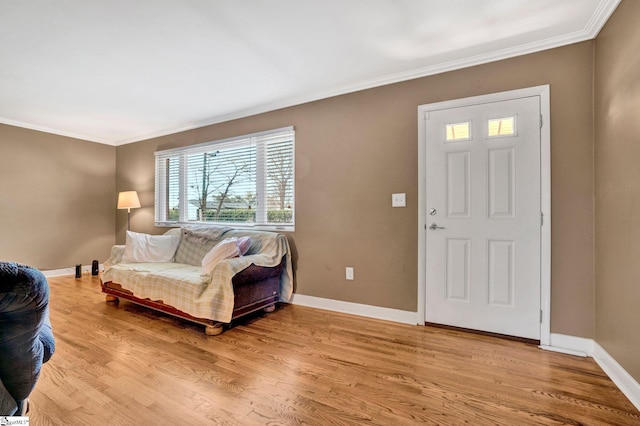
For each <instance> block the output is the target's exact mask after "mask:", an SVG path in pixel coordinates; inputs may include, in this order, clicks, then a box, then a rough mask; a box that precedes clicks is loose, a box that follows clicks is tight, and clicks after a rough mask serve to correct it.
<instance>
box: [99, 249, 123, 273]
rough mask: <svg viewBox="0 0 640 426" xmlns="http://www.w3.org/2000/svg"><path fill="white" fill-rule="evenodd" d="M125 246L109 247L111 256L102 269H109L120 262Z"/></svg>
mask: <svg viewBox="0 0 640 426" xmlns="http://www.w3.org/2000/svg"><path fill="white" fill-rule="evenodd" d="M125 247H126V246H125V245H115V246H113V247H111V256H110V257H109V259H107V260H106V261H105V262H104V269H109V268H110V267H111V266H112V265H115V264H118V263H120V262H122V255H123V254H124V249H125Z"/></svg>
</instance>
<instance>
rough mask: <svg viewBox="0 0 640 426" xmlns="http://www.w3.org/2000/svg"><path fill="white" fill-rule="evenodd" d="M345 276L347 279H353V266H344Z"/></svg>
mask: <svg viewBox="0 0 640 426" xmlns="http://www.w3.org/2000/svg"><path fill="white" fill-rule="evenodd" d="M345 278H346V279H348V280H349V281H351V280H353V267H352V266H347V267H346V268H345Z"/></svg>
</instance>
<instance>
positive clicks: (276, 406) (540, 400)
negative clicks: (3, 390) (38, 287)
mask: <svg viewBox="0 0 640 426" xmlns="http://www.w3.org/2000/svg"><path fill="white" fill-rule="evenodd" d="M49 283H50V285H51V320H52V323H53V327H54V333H55V336H56V339H57V351H56V353H55V355H54V357H53V358H52V360H51V361H50V362H49V363H47V364H46V365H45V366H44V368H43V374H42V376H41V378H40V381H39V382H38V384H37V386H36V389H35V391H34V393H33V394H32V396H31V411H30V413H29V416H30V422H31V423H30V424H31V425H32V426H44V425H162V424H179V425H209V424H223V425H298V424H309V425H332V424H339V425H357V424H367V425H394V426H396V425H413V424H418V423H425V424H440V425H457V424H471V425H510V426H511V425H529V424H545V425H547V424H549V425H557V424H571V425H577V424H586V425H598V424H607V425H634V424H640V413H639V412H638V411H637V410H636V409H635V408H634V407H633V405H632V404H631V403H630V402H629V401H628V400H627V399H626V398H625V397H624V395H623V394H622V393H621V392H620V391H619V390H618V389H617V388H616V387H615V385H614V384H613V383H612V382H611V381H610V380H609V379H608V378H607V376H606V375H605V374H604V373H603V372H602V370H601V369H600V368H599V367H598V366H597V365H596V364H595V362H594V361H593V360H592V359H589V358H579V357H574V356H570V355H563V354H557V353H553V352H546V351H543V350H540V349H538V348H537V347H536V346H534V345H530V344H527V343H521V342H514V341H507V340H503V339H498V338H494V337H488V336H480V335H476V334H468V333H464V332H460V331H452V330H445V329H440V328H433V327H420V326H408V325H402V324H395V323H390V322H384V321H376V320H370V319H366V318H360V317H355V316H349V315H342V314H337V313H331V312H326V311H321V310H316V309H311V308H305V307H300V306H289V305H285V306H283V307H280V308H279V309H277V310H276V311H275V312H273V313H271V314H265V315H261V316H257V317H255V318H252V319H251V320H249V321H247V322H244V323H240V324H238V325H236V326H235V327H234V328H232V329H230V330H228V331H226V332H225V333H223V334H222V335H220V336H216V337H207V336H205V335H204V332H203V330H202V328H201V327H200V326H196V325H191V324H188V323H185V322H182V321H180V320H177V319H174V318H171V317H168V316H165V315H163V314H159V313H155V312H153V311H150V310H147V309H144V308H141V307H137V306H135V305H133V304H130V303H128V302H124V301H123V302H120V305H119V306H113V305H109V304H106V303H105V302H104V296H103V294H102V293H100V290H99V281H98V279H97V277H93V278H92V277H91V276H84V277H83V278H82V279H79V280H76V279H74V278H73V277H72V276H71V277H59V278H50V279H49Z"/></svg>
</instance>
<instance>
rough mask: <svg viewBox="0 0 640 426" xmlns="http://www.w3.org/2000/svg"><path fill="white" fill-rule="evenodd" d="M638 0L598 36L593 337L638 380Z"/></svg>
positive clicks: (625, 5)
mask: <svg viewBox="0 0 640 426" xmlns="http://www.w3.org/2000/svg"><path fill="white" fill-rule="evenodd" d="M638 22H640V2H637V1H627V0H624V1H623V2H622V3H621V4H620V5H619V6H618V9H617V10H616V12H615V13H614V14H613V16H612V17H611V19H610V20H609V22H608V23H607V25H606V26H605V28H604V29H603V30H602V32H601V33H600V35H599V36H598V38H597V41H596V62H595V65H596V66H595V82H596V84H595V87H596V102H595V117H596V120H595V124H596V134H595V136H596V137H595V164H596V174H595V194H596V263H595V265H596V331H595V337H596V341H597V342H598V343H599V344H600V345H601V346H602V347H603V348H604V349H605V350H606V351H607V352H609V353H610V354H611V355H612V356H613V357H614V358H615V359H616V361H618V362H619V363H620V364H621V365H622V366H623V367H624V368H625V369H626V370H627V372H629V373H630V374H631V375H632V376H633V377H634V378H635V379H636V380H637V381H640V356H639V355H638V354H640V332H639V331H638V326H640V26H639V25H638Z"/></svg>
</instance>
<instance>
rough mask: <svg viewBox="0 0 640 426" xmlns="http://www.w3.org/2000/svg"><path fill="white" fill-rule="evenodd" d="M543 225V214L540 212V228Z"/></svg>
mask: <svg viewBox="0 0 640 426" xmlns="http://www.w3.org/2000/svg"><path fill="white" fill-rule="evenodd" d="M542 225H544V213H543V212H540V226H542Z"/></svg>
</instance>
